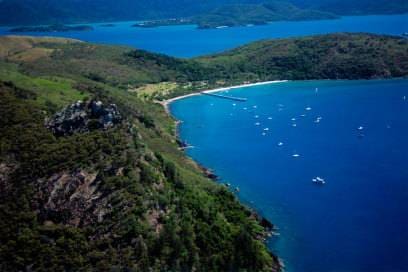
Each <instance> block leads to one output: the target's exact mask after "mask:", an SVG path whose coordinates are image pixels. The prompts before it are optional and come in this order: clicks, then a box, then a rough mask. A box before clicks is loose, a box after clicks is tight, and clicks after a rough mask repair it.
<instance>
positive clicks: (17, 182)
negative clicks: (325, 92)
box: [0, 34, 408, 271]
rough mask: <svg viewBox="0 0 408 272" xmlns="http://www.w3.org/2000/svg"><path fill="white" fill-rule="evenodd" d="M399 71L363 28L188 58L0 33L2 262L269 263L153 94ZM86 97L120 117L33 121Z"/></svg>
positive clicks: (253, 224)
mask: <svg viewBox="0 0 408 272" xmlns="http://www.w3.org/2000/svg"><path fill="white" fill-rule="evenodd" d="M407 75H408V44H407V40H405V39H402V38H396V37H388V36H375V35H368V34H333V35H324V36H317V37H307V38H299V39H283V40H274V41H262V42H258V43H253V44H250V45H248V46H243V47H240V48H238V49H235V50H232V51H229V52H226V53H223V54H218V55H213V56H208V57H202V58H197V59H189V60H184V59H176V58H171V57H168V56H164V55H160V54H152V53H148V52H145V51H141V50H134V49H132V48H127V47H114V46H101V45H93V44H88V43H83V42H79V41H75V40H70V39H50V38H31V37H2V38H0V82H1V83H0V116H1V117H2V118H0V127H1V130H0V270H1V271H23V270H34V271H49V270H52V271H79V270H85V271H87V270H97V271H99V270H101V271H108V270H109V271H111V270H113V271H116V270H118V271H277V270H278V269H279V268H278V264H277V260H276V258H275V257H274V256H273V255H271V254H270V253H268V251H267V249H266V246H265V245H264V243H263V239H264V238H265V236H266V231H265V229H264V228H263V227H262V226H261V225H260V223H259V222H260V220H259V219H258V218H257V216H256V215H255V214H254V213H253V212H252V211H251V210H249V209H248V208H245V207H244V206H242V205H241V204H240V203H239V202H238V200H237V199H236V197H235V196H234V195H233V193H231V192H230V191H229V190H228V188H227V187H225V186H222V185H219V184H216V183H215V182H213V181H211V180H209V179H208V178H207V177H206V176H205V174H204V173H203V171H202V169H201V168H200V167H199V166H198V165H196V164H195V163H194V162H193V161H191V160H190V159H188V158H187V157H186V156H185V155H184V153H183V152H182V151H181V150H180V148H179V146H178V144H177V139H176V137H175V124H174V122H173V120H172V119H171V118H170V117H169V116H168V115H167V114H166V112H165V111H164V109H163V107H162V106H161V105H159V104H157V103H153V102H152V101H153V100H157V99H164V98H167V97H172V96H176V95H180V94H186V93H190V92H195V91H197V90H200V89H206V88H212V87H216V86H217V87H218V86H227V85H231V84H238V83H243V82H248V81H250V82H255V81H260V80H272V79H323V78H342V79H348V78H387V77H396V76H401V77H402V76H407ZM90 99H98V100H101V101H103V102H104V103H115V104H116V105H117V106H118V109H119V111H120V112H121V115H122V116H123V117H125V119H126V120H124V121H123V122H122V123H121V124H120V125H117V126H115V127H114V128H111V129H109V130H98V129H95V130H91V131H90V132H87V133H76V134H74V135H71V136H64V137H56V136H55V135H53V134H52V132H51V131H50V130H48V129H46V128H45V126H44V120H45V119H46V118H49V117H51V115H52V114H54V113H55V112H56V111H59V110H60V109H62V108H63V107H64V106H66V105H68V104H70V103H73V102H75V101H77V100H90ZM149 269H150V270H149Z"/></svg>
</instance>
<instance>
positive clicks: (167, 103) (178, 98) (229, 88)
mask: <svg viewBox="0 0 408 272" xmlns="http://www.w3.org/2000/svg"><path fill="white" fill-rule="evenodd" d="M288 81H289V80H272V81H262V82H256V83H245V84H240V85H234V86H230V87H221V88H216V89H209V90H203V91H198V92H195V93H191V94H186V95H181V96H176V97H173V98H170V99H167V100H164V101H158V103H160V104H161V105H163V107H164V109H165V110H166V112H167V114H169V115H171V112H170V110H169V105H170V104H171V103H173V102H174V101H177V100H181V99H185V98H188V97H192V96H196V95H201V94H203V93H217V92H223V91H229V90H234V89H240V88H248V87H255V86H261V85H269V84H276V83H284V82H288Z"/></svg>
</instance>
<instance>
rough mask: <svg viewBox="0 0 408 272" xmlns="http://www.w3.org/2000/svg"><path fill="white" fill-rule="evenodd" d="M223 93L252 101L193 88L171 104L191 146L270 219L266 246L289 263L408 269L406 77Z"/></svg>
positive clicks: (290, 267) (309, 267) (312, 267)
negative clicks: (194, 92) (274, 232)
mask: <svg viewBox="0 0 408 272" xmlns="http://www.w3.org/2000/svg"><path fill="white" fill-rule="evenodd" d="M316 88H318V89H317V90H316ZM226 94H227V95H231V96H238V97H246V98H248V101H247V102H234V101H230V100H224V99H219V98H214V97H209V96H195V97H191V98H188V99H183V100H179V101H176V102H174V103H172V104H171V106H170V107H171V112H172V113H173V114H174V116H175V117H176V118H177V119H179V120H181V121H182V124H181V126H180V135H181V138H182V139H184V140H186V141H187V142H188V143H189V144H191V145H192V146H194V148H192V149H188V151H187V153H188V155H190V156H191V157H192V158H194V159H195V160H197V161H198V162H200V163H201V164H203V165H205V166H207V167H209V168H211V169H213V170H215V172H216V174H218V175H219V176H220V177H221V178H222V180H221V182H230V183H231V184H232V186H233V187H236V186H237V187H239V188H240V193H239V194H238V195H239V197H240V199H242V200H244V201H245V202H246V203H248V204H249V205H251V206H252V207H254V208H256V209H257V210H258V211H260V213H261V214H263V215H264V216H266V217H267V218H268V219H270V220H271V221H272V222H273V223H275V224H276V225H277V227H278V228H279V231H278V232H279V233H280V236H275V237H273V238H272V239H271V240H270V241H269V247H270V248H271V249H272V251H273V252H274V253H276V254H277V255H278V256H279V257H281V258H282V259H283V260H284V262H285V264H286V267H287V271H289V272H291V271H292V272H293V271H302V272H308V271H311V272H312V271H313V272H319V271H322V272H323V271H324V272H327V271H408V250H407V249H408V216H407V215H408V80H384V81H378V80H375V81H306V82H288V83H279V84H271V85H264V86H257V87H250V88H241V89H237V90H234V91H229V92H227V93H226ZM316 120H320V121H316ZM294 124H296V127H295V126H293V125H294ZM360 126H361V127H363V128H362V130H359V129H358V128H359V127H360ZM363 135H364V136H363ZM280 142H281V143H283V145H282V146H279V144H278V143H280ZM294 154H298V155H299V157H293V155H294ZM317 176H319V177H321V178H323V179H325V181H326V184H325V185H318V184H314V183H313V182H312V179H313V178H315V177H317Z"/></svg>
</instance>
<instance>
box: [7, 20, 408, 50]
mask: <svg viewBox="0 0 408 272" xmlns="http://www.w3.org/2000/svg"><path fill="white" fill-rule="evenodd" d="M132 24H134V22H118V23H115V27H103V26H101V24H93V26H94V28H95V30H94V31H89V32H75V31H73V32H63V33H62V32H59V33H58V32H57V33H56V32H42V33H36V32H31V33H30V32H26V33H10V32H8V31H7V30H8V28H5V27H0V35H7V34H19V35H35V36H57V37H69V38H75V39H80V40H83V41H88V42H95V43H104V44H120V45H127V46H133V47H136V48H142V49H146V50H149V51H153V52H160V53H164V54H168V55H172V56H178V57H192V56H198V55H203V54H210V53H217V52H220V51H224V50H226V49H230V48H234V47H237V46H239V45H242V44H245V43H249V42H252V41H256V40H260V39H268V38H284V37H294V36H305V35H312V34H324V33H332V32H372V33H379V34H392V35H400V34H402V33H404V32H407V31H408V15H407V14H405V15H391V16H356V17H343V18H341V19H339V20H322V21H308V22H274V23H271V24H269V25H265V26H254V27H233V28H224V29H209V30H199V29H197V28H196V27H195V26H193V25H187V26H170V27H158V28H135V27H131V25H132Z"/></svg>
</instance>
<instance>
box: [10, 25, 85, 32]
mask: <svg viewBox="0 0 408 272" xmlns="http://www.w3.org/2000/svg"><path fill="white" fill-rule="evenodd" d="M91 30H93V27H92V26H88V25H76V26H69V25H62V24H55V25H48V26H23V27H15V28H11V29H10V30H9V32H68V31H91Z"/></svg>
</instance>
